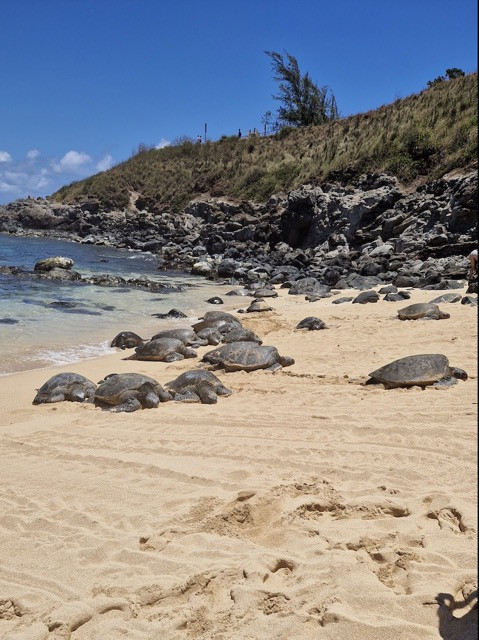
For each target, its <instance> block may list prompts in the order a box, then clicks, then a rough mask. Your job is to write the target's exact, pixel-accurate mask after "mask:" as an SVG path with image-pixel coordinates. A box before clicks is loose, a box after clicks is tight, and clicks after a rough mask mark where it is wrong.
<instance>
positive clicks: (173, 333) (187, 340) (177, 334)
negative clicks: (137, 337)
mask: <svg viewBox="0 0 479 640" xmlns="http://www.w3.org/2000/svg"><path fill="white" fill-rule="evenodd" d="M160 338H176V340H181V342H182V343H183V344H184V345H186V346H187V347H204V346H205V345H207V344H208V340H206V339H204V338H200V337H199V336H198V334H197V333H196V331H194V329H189V328H187V327H186V328H184V329H165V330H164V331H160V332H159V333H155V335H154V336H153V337H152V338H151V339H152V340H159V339H160Z"/></svg>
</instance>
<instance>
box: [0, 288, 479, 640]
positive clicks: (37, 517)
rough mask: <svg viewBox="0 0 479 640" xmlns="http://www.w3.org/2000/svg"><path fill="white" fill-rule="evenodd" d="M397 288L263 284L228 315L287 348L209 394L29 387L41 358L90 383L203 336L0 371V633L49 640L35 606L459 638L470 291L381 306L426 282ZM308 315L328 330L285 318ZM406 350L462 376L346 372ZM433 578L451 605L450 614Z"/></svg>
mask: <svg viewBox="0 0 479 640" xmlns="http://www.w3.org/2000/svg"><path fill="white" fill-rule="evenodd" d="M464 291H465V288H463V289H462V290H458V292H459V293H461V294H464ZM448 292H450V291H448ZM348 293H350V292H349V290H344V291H342V292H341V295H347V294H348ZM357 293H358V292H357V291H355V292H354V294H357ZM410 293H411V298H410V300H404V301H402V302H386V301H383V300H380V301H379V302H377V303H374V304H365V305H361V304H354V305H352V304H351V303H345V304H340V305H335V304H332V301H333V300H334V299H335V297H331V298H324V299H321V300H319V301H317V302H314V303H309V302H306V301H305V300H304V296H292V295H288V293H287V290H285V289H283V290H281V289H278V294H279V297H278V298H274V299H271V300H268V303H269V304H270V306H271V307H273V311H271V312H263V313H257V314H243V315H238V318H239V319H240V320H241V322H242V323H244V325H245V326H247V327H249V328H251V329H253V330H254V331H255V332H256V333H257V334H258V335H259V336H260V337H262V338H263V344H265V345H275V346H276V347H277V348H278V350H279V352H280V354H281V355H287V356H292V357H293V358H295V364H294V365H292V366H290V367H287V368H284V369H283V370H282V371H279V372H277V373H270V372H266V371H255V372H251V373H246V372H241V371H240V372H235V373H224V372H223V371H217V372H215V373H216V375H217V376H218V377H219V378H220V380H221V381H222V382H223V383H224V384H225V385H226V386H227V387H229V388H230V389H231V390H232V391H233V394H232V395H231V396H229V397H221V398H219V399H218V402H217V404H214V405H196V404H180V403H175V402H167V403H162V404H160V406H159V407H158V408H157V409H151V410H141V411H137V412H135V413H133V414H115V413H110V412H107V411H102V410H101V409H99V408H95V407H94V406H93V405H90V404H79V403H73V402H62V403H56V404H44V405H37V406H34V405H32V400H33V397H34V395H35V389H36V388H38V387H39V386H41V384H43V383H44V382H46V380H47V379H48V378H49V377H50V375H53V374H54V373H56V372H60V371H67V370H73V371H75V372H77V373H81V374H83V375H86V377H88V378H89V379H91V380H93V381H95V382H97V381H98V380H100V379H101V378H102V377H103V376H104V375H107V374H108V373H112V372H117V373H120V372H127V371H135V372H137V373H144V374H146V375H150V376H151V377H153V378H155V379H157V380H158V381H159V382H160V383H161V384H162V385H164V384H165V383H166V382H168V381H170V380H172V379H174V378H175V377H177V376H178V375H179V374H180V373H182V372H184V371H187V370H191V369H194V368H197V367H198V366H199V360H200V358H201V356H202V355H203V354H204V353H205V352H206V351H209V350H211V349H212V348H213V347H211V346H208V347H201V348H199V349H198V350H197V351H198V358H197V359H187V360H182V361H177V362H173V363H163V362H145V361H136V360H132V361H129V360H124V358H125V356H127V355H128V354H129V350H125V351H120V350H118V352H117V353H115V354H112V355H107V356H102V357H99V358H93V359H90V360H87V361H82V362H80V363H76V364H75V366H69V365H64V366H60V367H58V366H54V367H49V368H48V369H35V370H32V371H28V372H25V371H23V372H18V373H15V374H11V375H8V376H4V377H0V396H1V397H2V419H1V420H0V431H1V432H2V438H1V439H0V450H1V455H2V467H1V468H0V482H1V486H2V487H3V490H2V492H1V493H0V507H1V514H2V515H1V516H0V566H2V572H1V573H0V601H2V599H3V601H5V602H10V603H11V605H9V606H10V608H11V612H12V615H5V616H4V617H1V616H0V637H5V638H6V639H8V640H27V638H28V640H50V639H51V640H53V637H54V633H49V632H48V628H47V627H46V625H45V621H46V620H50V621H57V622H58V621H60V620H61V621H63V625H64V626H65V629H68V628H71V629H72V628H75V629H76V630H75V633H74V635H75V640H91V639H92V638H104V639H105V640H116V639H117V638H119V637H123V636H125V637H126V636H127V635H129V634H134V635H135V637H136V638H138V639H139V640H148V639H149V638H151V637H162V638H164V639H165V640H177V638H178V637H179V634H181V635H183V634H184V633H185V630H186V632H187V634H189V635H190V636H191V637H201V638H204V639H205V640H213V638H216V637H219V636H221V637H223V638H224V639H225V640H249V639H251V638H263V637H264V638H266V637H269V636H270V635H271V633H272V631H274V635H275V637H277V638H278V640H286V639H289V638H292V637H298V638H301V639H302V640H316V639H317V637H318V632H320V633H321V634H322V635H324V637H325V638H327V639H328V640H340V639H342V638H345V637H352V636H353V635H354V637H355V638H357V640H371V639H372V638H377V637H378V633H380V635H381V638H383V639H384V640H393V639H394V640H410V638H412V637H414V638H418V640H419V639H424V640H430V639H432V638H436V637H437V638H438V640H439V638H440V637H441V633H442V635H444V629H445V628H450V627H445V626H444V625H454V628H455V629H457V630H458V634H459V635H458V636H457V637H464V638H468V637H469V635H468V634H469V633H470V631H471V629H473V628H474V624H477V608H476V609H472V605H473V604H474V598H473V596H471V594H472V593H473V592H474V589H476V590H477V577H476V576H477V573H476V565H477V552H476V543H477V481H476V471H477V455H476V452H477V428H476V419H477V346H476V345H477V309H476V308H470V307H468V306H467V305H461V303H460V302H457V303H454V304H451V303H444V304H440V305H439V306H440V308H441V309H442V310H444V311H447V312H448V313H450V318H449V319H444V320H437V321H436V320H417V321H400V320H399V319H398V318H397V309H399V308H402V307H404V306H407V305H408V304H412V303H415V302H428V301H429V300H431V299H432V298H433V297H437V296H438V295H440V294H441V293H443V292H442V291H430V290H420V289H413V290H411V291H410ZM244 302H245V300H244V299H237V298H235V299H234V300H232V301H231V308H233V307H236V308H238V307H243V306H247V305H245V304H244ZM209 306H210V305H208V307H209ZM228 306H230V304H229V302H228ZM215 308H221V309H225V307H224V305H219V307H215ZM225 310H228V311H231V309H225ZM313 315H314V316H318V317H320V318H321V319H322V320H324V321H325V322H326V324H327V325H328V327H329V328H328V329H325V330H321V331H311V332H308V331H298V330H295V328H294V327H295V326H296V324H297V323H298V322H299V321H300V320H302V319H303V318H304V317H306V316H313ZM415 353H444V354H445V355H446V356H447V357H448V358H449V362H450V364H451V366H457V367H461V368H464V369H465V370H466V371H467V373H468V374H469V379H468V380H467V381H461V380H459V381H458V383H457V384H456V385H455V386H454V387H452V388H449V389H432V388H426V389H424V390H421V389H419V388H417V387H414V388H412V389H391V390H385V389H383V388H382V387H381V386H364V385H363V383H364V382H365V380H366V379H367V376H368V373H369V372H370V371H373V370H374V369H376V368H378V367H379V366H382V365H384V364H387V363H388V362H390V361H392V360H394V359H396V358H399V357H403V356H406V355H412V354H415ZM459 461H460V463H459ZM45 576H47V578H46V577H45ZM440 594H450V595H451V596H454V598H455V600H456V602H457V603H459V605H461V603H466V605H465V606H464V607H463V608H461V609H458V611H457V617H453V615H455V614H454V612H453V613H450V612H449V610H447V609H446V608H445V607H444V608H443V607H440V606H439V605H438V603H437V601H436V598H437V597H438V596H439V595H440ZM468 598H469V600H468ZM476 599H477V598H476ZM5 606H6V607H7V608H6V611H7V612H8V611H10V609H9V608H8V607H9V606H7V605H5ZM15 611H16V612H18V613H14V612H15ZM79 612H82V619H81V623H80V624H79V625H78V626H76V624H77V623H76V622H75V620H77V617H78V613H79ZM448 616H449V617H448ZM441 625H442V626H441ZM451 628H452V627H451ZM379 629H380V631H378V630H379ZM441 630H442V631H441ZM35 634H36V635H35ZM461 634H462V635H461ZM471 637H473V636H472V635H471Z"/></svg>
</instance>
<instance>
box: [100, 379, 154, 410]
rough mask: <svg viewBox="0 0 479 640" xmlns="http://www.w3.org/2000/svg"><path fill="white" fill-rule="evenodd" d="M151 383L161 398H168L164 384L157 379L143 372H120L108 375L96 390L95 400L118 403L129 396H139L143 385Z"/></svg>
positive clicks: (111, 403) (112, 403)
mask: <svg viewBox="0 0 479 640" xmlns="http://www.w3.org/2000/svg"><path fill="white" fill-rule="evenodd" d="M145 384H149V385H151V388H152V390H153V391H154V392H155V393H156V394H157V396H158V397H159V398H160V399H165V400H166V399H167V397H166V394H165V391H164V389H163V388H162V386H161V385H160V383H159V382H158V381H157V380H154V379H153V378H150V377H149V376H145V375H143V374H141V373H118V374H113V375H109V376H107V377H106V378H105V379H104V380H103V382H101V383H100V384H99V385H98V387H97V389H96V391H95V401H99V402H103V403H105V404H110V405H117V404H121V403H123V402H124V401H125V400H127V399H128V398H136V397H138V392H139V391H140V389H141V388H142V387H143V385H145Z"/></svg>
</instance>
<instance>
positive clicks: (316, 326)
mask: <svg viewBox="0 0 479 640" xmlns="http://www.w3.org/2000/svg"><path fill="white" fill-rule="evenodd" d="M295 328H296V329H308V330H309V331H319V330H320V329H327V326H326V323H325V322H324V320H321V318H316V317H315V316H308V317H307V318H303V320H301V322H298V324H297V325H296V327H295Z"/></svg>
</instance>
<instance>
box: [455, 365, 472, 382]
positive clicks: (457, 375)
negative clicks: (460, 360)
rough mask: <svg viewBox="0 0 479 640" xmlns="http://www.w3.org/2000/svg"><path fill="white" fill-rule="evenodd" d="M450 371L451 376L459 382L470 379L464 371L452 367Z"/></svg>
mask: <svg viewBox="0 0 479 640" xmlns="http://www.w3.org/2000/svg"><path fill="white" fill-rule="evenodd" d="M450 371H451V375H452V376H454V377H455V378H458V379H459V380H467V378H468V377H469V376H468V375H467V373H466V372H465V371H464V369H459V367H451V368H450Z"/></svg>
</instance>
